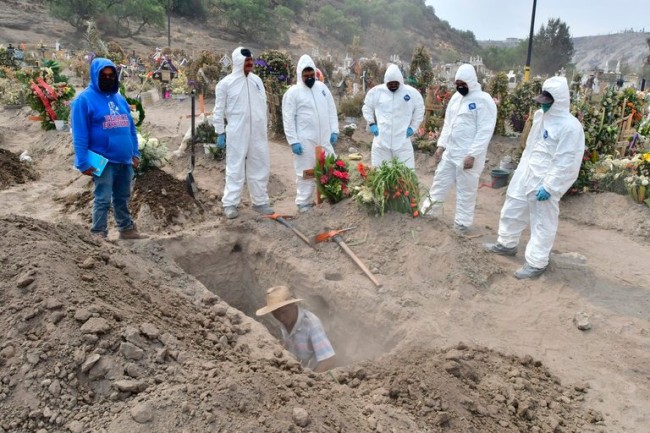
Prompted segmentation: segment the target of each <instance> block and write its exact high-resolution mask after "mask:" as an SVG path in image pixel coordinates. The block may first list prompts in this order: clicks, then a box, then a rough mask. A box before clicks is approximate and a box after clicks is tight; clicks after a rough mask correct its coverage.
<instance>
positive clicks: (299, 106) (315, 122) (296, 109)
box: [282, 54, 339, 207]
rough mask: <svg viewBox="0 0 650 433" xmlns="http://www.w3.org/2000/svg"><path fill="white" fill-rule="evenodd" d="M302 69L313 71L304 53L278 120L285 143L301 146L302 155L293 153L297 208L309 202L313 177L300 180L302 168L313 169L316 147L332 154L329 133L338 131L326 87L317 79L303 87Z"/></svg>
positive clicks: (309, 58)
mask: <svg viewBox="0 0 650 433" xmlns="http://www.w3.org/2000/svg"><path fill="white" fill-rule="evenodd" d="M305 68H312V69H313V70H314V72H315V71H316V65H315V64H314V61H313V60H312V59H311V57H309V56H308V55H306V54H305V55H303V56H302V57H300V60H298V66H297V67H296V74H297V75H296V77H297V84H294V85H293V86H291V87H290V88H289V90H287V92H286V93H285V94H284V97H283V98H282V122H283V125H284V134H285V136H286V137H287V142H288V143H289V144H290V145H291V144H294V143H300V144H301V145H302V154H301V155H295V154H294V155H293V165H294V168H295V171H296V205H298V206H299V207H300V206H305V205H310V204H312V203H313V198H314V190H315V188H316V183H315V180H314V179H303V176H302V174H303V171H304V170H307V169H312V168H314V165H315V162H316V153H315V148H316V146H322V147H323V150H324V151H325V153H326V154H327V155H333V154H334V148H333V147H332V145H331V144H330V136H331V134H332V133H335V134H338V133H339V121H338V117H337V114H336V105H335V104H334V98H333V97H332V94H331V93H330V90H329V89H328V88H327V86H326V85H325V84H324V83H322V82H320V81H318V80H316V82H315V83H314V85H313V86H312V87H311V89H310V88H309V87H307V85H306V84H305V83H304V81H303V80H302V71H303V70H304V69H305Z"/></svg>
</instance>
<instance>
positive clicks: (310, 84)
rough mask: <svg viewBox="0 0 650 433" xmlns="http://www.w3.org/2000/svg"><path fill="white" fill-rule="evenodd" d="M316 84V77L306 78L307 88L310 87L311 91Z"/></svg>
mask: <svg viewBox="0 0 650 433" xmlns="http://www.w3.org/2000/svg"><path fill="white" fill-rule="evenodd" d="M315 82H316V77H308V78H305V86H307V87H309V88H310V89H311V88H312V87H314V83H315Z"/></svg>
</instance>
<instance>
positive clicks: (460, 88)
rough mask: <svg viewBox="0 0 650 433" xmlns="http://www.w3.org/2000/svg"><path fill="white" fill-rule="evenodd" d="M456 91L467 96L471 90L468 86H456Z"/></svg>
mask: <svg viewBox="0 0 650 433" xmlns="http://www.w3.org/2000/svg"><path fill="white" fill-rule="evenodd" d="M456 91H458V93H460V94H461V95H463V96H465V95H467V94H468V93H469V88H468V87H467V86H456Z"/></svg>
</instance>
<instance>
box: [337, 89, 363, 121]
mask: <svg viewBox="0 0 650 433" xmlns="http://www.w3.org/2000/svg"><path fill="white" fill-rule="evenodd" d="M363 99H364V95H362V94H361V93H358V94H357V95H355V96H353V97H346V98H343V99H341V100H340V101H339V111H340V112H341V114H343V116H345V117H356V118H359V117H361V116H362V113H361V108H362V107H363Z"/></svg>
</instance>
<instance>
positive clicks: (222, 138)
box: [217, 134, 226, 149]
mask: <svg viewBox="0 0 650 433" xmlns="http://www.w3.org/2000/svg"><path fill="white" fill-rule="evenodd" d="M217 148H219V149H225V148H226V134H219V135H217Z"/></svg>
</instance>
